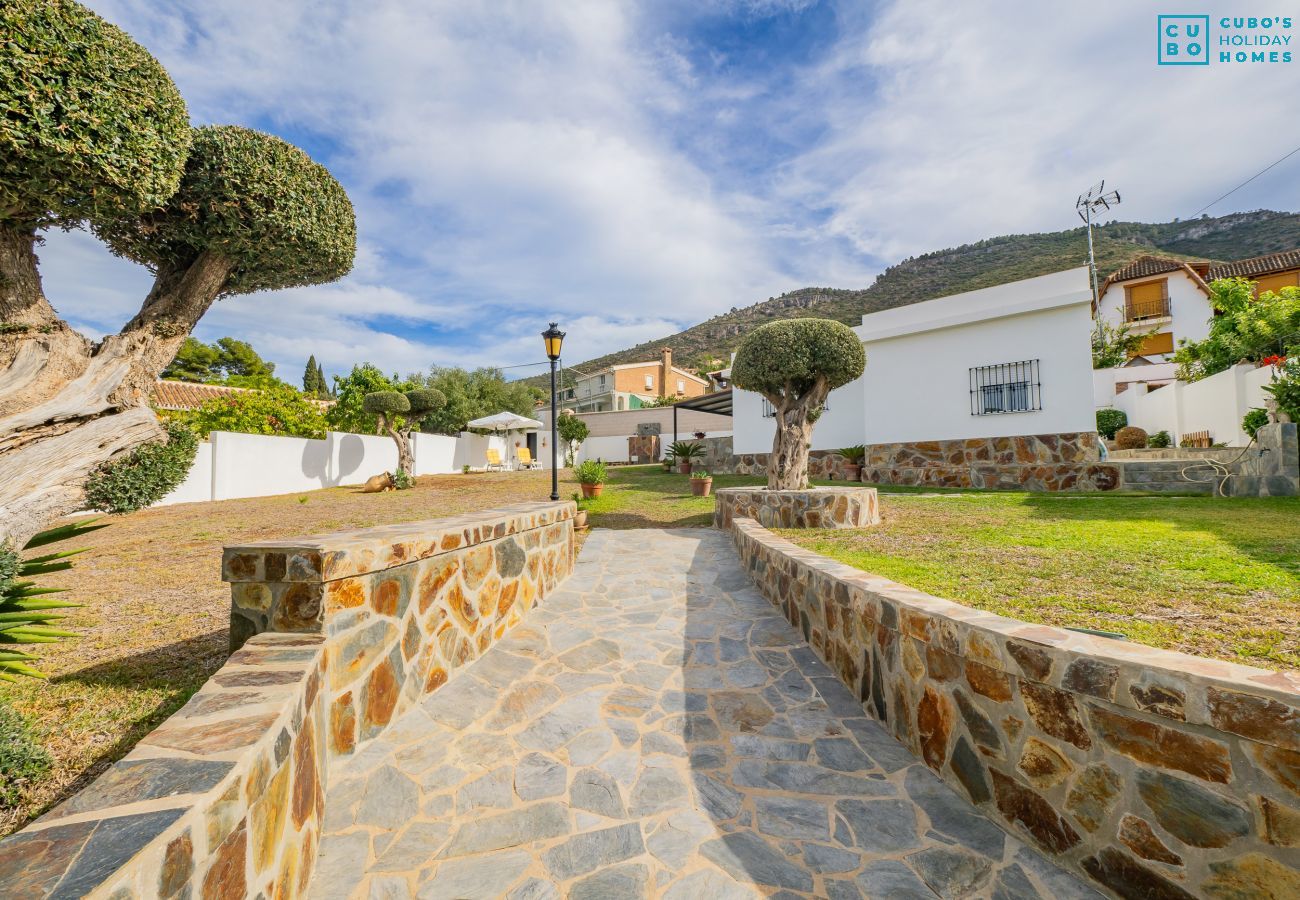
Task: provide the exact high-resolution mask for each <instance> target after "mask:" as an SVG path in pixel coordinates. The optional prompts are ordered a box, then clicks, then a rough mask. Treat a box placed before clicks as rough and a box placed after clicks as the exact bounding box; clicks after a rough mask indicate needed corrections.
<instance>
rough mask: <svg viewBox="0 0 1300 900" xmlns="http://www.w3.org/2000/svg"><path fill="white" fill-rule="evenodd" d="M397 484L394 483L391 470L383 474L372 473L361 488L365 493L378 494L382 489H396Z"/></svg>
mask: <svg viewBox="0 0 1300 900" xmlns="http://www.w3.org/2000/svg"><path fill="white" fill-rule="evenodd" d="M395 490H397V485H395V484H393V476H392V474H391V473H389V472H384V473H383V474H382V475H372V476H370V477H369V478H367V479H366V483H365V484H364V485H363V486H362V488H361V493H363V494H378V493H381V492H382V491H395Z"/></svg>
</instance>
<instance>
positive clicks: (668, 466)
mask: <svg viewBox="0 0 1300 900" xmlns="http://www.w3.org/2000/svg"><path fill="white" fill-rule="evenodd" d="M663 463H664V471H665V472H671V471H672V470H673V466H675V465H677V457H676V456H673V451H671V450H669V451H668V452H667V453H666V454H665V455H664V459H663Z"/></svg>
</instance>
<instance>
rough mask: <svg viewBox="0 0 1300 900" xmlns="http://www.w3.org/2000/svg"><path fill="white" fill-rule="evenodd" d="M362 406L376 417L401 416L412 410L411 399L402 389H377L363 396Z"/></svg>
mask: <svg viewBox="0 0 1300 900" xmlns="http://www.w3.org/2000/svg"><path fill="white" fill-rule="evenodd" d="M361 408H362V409H364V410H365V411H366V412H368V413H370V414H371V415H372V416H375V417H376V418H378V417H379V416H389V417H392V416H400V415H401V414H402V413H407V412H410V411H411V401H410V400H407V399H406V395H405V394H403V393H402V392H400V391H375V392H374V393H373V394H366V396H365V397H364V398H362V400H361ZM389 424H390V425H392V423H391V422H390V423H389Z"/></svg>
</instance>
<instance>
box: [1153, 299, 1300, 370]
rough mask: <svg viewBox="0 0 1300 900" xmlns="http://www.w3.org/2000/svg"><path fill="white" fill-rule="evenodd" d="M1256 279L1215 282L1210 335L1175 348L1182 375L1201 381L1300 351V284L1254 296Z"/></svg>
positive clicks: (1211, 301) (1176, 360)
mask: <svg viewBox="0 0 1300 900" xmlns="http://www.w3.org/2000/svg"><path fill="white" fill-rule="evenodd" d="M1253 287H1254V283H1253V282H1251V281H1249V280H1247V279H1245V278H1221V279H1219V280H1218V281H1215V282H1214V283H1213V284H1211V285H1210V304H1211V305H1212V306H1213V307H1214V309H1215V311H1216V315H1215V316H1214V317H1213V318H1212V319H1210V334H1209V336H1208V337H1206V338H1205V340H1203V341H1185V342H1183V343H1182V344H1181V345H1180V346H1179V347H1178V350H1177V352H1176V353H1174V362H1176V363H1178V377H1179V378H1182V379H1184V380H1186V381H1196V380H1198V379H1201V378H1205V377H1207V376H1209V375H1214V374H1216V373H1218V372H1223V371H1226V370H1227V369H1229V368H1231V367H1232V366H1234V365H1236V364H1237V363H1239V362H1243V361H1245V362H1259V361H1260V360H1262V359H1264V358H1265V357H1268V356H1274V355H1279V354H1281V355H1290V354H1295V353H1300V288H1294V287H1286V288H1282V290H1281V291H1278V292H1277V293H1274V292H1272V291H1267V292H1265V293H1263V294H1261V295H1260V296H1259V299H1254V298H1253V297H1252V295H1251V292H1252V290H1253Z"/></svg>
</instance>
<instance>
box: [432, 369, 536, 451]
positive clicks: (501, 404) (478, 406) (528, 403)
mask: <svg viewBox="0 0 1300 900" xmlns="http://www.w3.org/2000/svg"><path fill="white" fill-rule="evenodd" d="M413 380H414V381H417V382H419V384H420V385H421V386H423V387H428V388H435V389H437V390H438V391H440V392H441V393H442V395H443V396H444V397H445V398H446V403H445V404H444V405H443V406H442V407H441V408H440V409H437V410H435V411H434V412H432V413H430V414H428V415H426V416H425V417H424V419H423V420H422V421H421V422H420V430H421V431H427V432H430V433H433V434H451V435H455V434H459V433H460V432H462V431H464V430H465V427H466V425H467V424H468V423H469V422H470V421H471V420H473V419H480V418H482V417H483V416H490V415H492V414H493V413H499V412H502V411H508V412H512V413H515V414H517V415H521V416H533V415H534V411H535V406H536V402H537V400H538V399H539V398H540V396H541V392H540V391H539V390H538V389H537V388H535V387H532V386H530V385H527V384H525V383H523V382H522V381H506V380H505V376H504V375H503V374H502V372H501V370H500V369H475V370H474V371H472V372H468V371H466V370H464V369H456V368H435V369H433V370H431V371H430V372H429V373H428V374H427V375H421V376H417V377H415V378H414V379H413Z"/></svg>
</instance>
